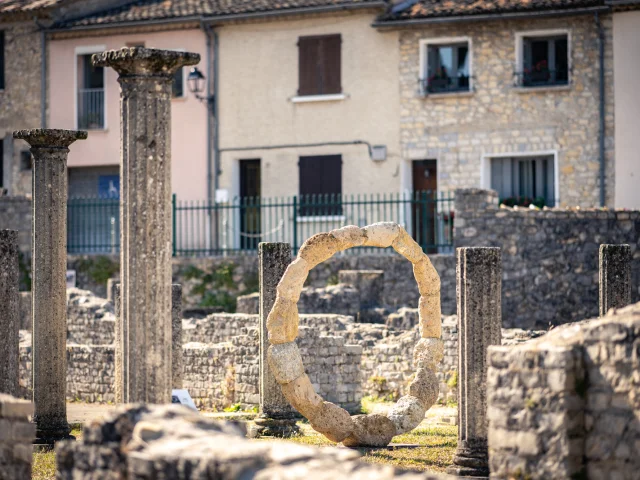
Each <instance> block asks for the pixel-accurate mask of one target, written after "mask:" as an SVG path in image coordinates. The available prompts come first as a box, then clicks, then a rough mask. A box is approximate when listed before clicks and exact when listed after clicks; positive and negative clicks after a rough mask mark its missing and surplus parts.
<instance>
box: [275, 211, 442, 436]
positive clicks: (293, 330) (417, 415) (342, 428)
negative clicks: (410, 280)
mask: <svg viewBox="0 0 640 480" xmlns="http://www.w3.org/2000/svg"><path fill="white" fill-rule="evenodd" d="M357 246H369V247H381V248H387V247H393V248H394V250H396V251H397V252H398V253H400V254H401V255H402V256H404V257H405V258H406V259H407V260H409V261H410V262H411V263H412V264H413V270H414V275H415V278H416V282H417V284H418V289H419V291H420V301H419V312H420V313H419V328H420V336H421V338H420V340H419V341H418V343H417V345H416V347H415V350H414V363H415V366H416V368H417V371H416V376H415V379H414V380H413V381H412V382H411V385H410V386H409V394H408V395H405V396H403V397H402V398H400V400H399V401H398V403H397V404H396V405H395V406H394V407H393V408H392V410H391V411H390V413H389V414H388V416H383V415H377V414H372V415H357V416H355V417H353V418H351V416H350V415H349V413H348V412H347V411H346V410H344V409H343V408H340V407H339V406H337V405H335V404H334V403H332V402H327V401H324V400H323V399H322V397H320V396H319V395H318V394H317V393H316V392H315V390H314V388H313V385H312V384H311V381H310V380H309V377H308V376H307V374H306V373H305V369H304V365H303V363H302V357H301V355H300V351H299V349H298V346H297V345H296V343H295V339H296V337H297V336H298V328H299V318H298V309H297V302H298V300H299V298H300V293H301V291H302V286H303V285H304V282H305V280H306V279H307V276H308V273H309V270H311V269H313V268H314V267H315V266H317V265H318V264H320V263H322V262H323V261H325V260H327V259H328V258H330V257H331V256H333V255H334V254H335V253H337V252H339V251H343V250H347V249H349V248H352V247H357ZM267 329H268V332H269V342H270V343H271V346H270V347H269V351H268V361H269V365H270V367H271V369H272V371H273V373H274V376H275V377H276V380H277V381H278V383H280V385H281V386H282V392H283V393H284V396H285V397H286V398H287V400H289V402H291V404H292V405H293V406H294V407H295V408H296V410H298V412H300V413H301V414H302V415H304V416H305V417H307V418H308V419H309V421H310V422H311V426H312V427H313V428H314V429H315V430H316V431H318V432H320V433H322V434H323V435H325V436H326V437H327V438H328V439H329V440H332V441H334V442H342V443H343V444H344V445H346V446H373V447H380V446H386V445H388V444H389V442H390V441H391V439H392V438H393V437H394V436H396V435H399V434H401V433H405V432H408V431H410V430H413V429H414V428H415V427H417V426H418V424H419V423H420V422H421V421H422V419H423V418H424V414H425V412H426V410H427V409H428V408H430V407H431V405H433V404H434V403H435V401H436V400H437V398H438V381H437V378H436V375H435V371H436V366H437V364H438V363H439V362H440V361H441V360H442V358H443V356H444V347H443V343H442V341H441V339H440V337H441V313H440V278H439V277H438V273H437V272H436V270H435V268H433V265H432V264H431V262H430V261H429V258H428V257H427V256H426V255H425V254H424V253H423V251H422V248H420V246H419V245H418V244H417V243H416V242H415V241H414V240H413V239H412V238H411V236H410V235H409V234H408V233H407V232H406V231H405V230H404V229H403V228H402V227H400V226H399V225H397V224H395V223H376V224H373V225H370V226H368V227H364V228H358V227H356V226H347V227H343V228H340V229H338V230H332V231H331V232H329V233H320V234H317V235H314V236H313V237H311V238H309V239H308V240H307V241H306V242H305V243H304V244H303V245H302V247H301V248H300V251H299V252H298V256H297V258H296V259H295V260H294V262H293V263H291V265H289V267H287V270H286V271H285V273H284V276H283V277H282V280H280V283H279V284H278V288H277V297H276V300H275V303H274V305H273V308H272V310H271V312H270V313H269V317H268V319H267Z"/></svg>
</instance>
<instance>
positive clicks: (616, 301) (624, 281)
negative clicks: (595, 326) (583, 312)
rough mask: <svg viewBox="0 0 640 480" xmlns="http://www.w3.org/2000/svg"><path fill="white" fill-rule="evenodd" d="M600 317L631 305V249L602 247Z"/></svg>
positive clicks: (626, 247) (617, 246)
mask: <svg viewBox="0 0 640 480" xmlns="http://www.w3.org/2000/svg"><path fill="white" fill-rule="evenodd" d="M599 276H600V316H601V317H602V316H604V315H606V314H607V312H608V311H609V310H610V309H612V308H622V307H626V306H627V305H629V303H631V247H630V246H629V245H600V268H599Z"/></svg>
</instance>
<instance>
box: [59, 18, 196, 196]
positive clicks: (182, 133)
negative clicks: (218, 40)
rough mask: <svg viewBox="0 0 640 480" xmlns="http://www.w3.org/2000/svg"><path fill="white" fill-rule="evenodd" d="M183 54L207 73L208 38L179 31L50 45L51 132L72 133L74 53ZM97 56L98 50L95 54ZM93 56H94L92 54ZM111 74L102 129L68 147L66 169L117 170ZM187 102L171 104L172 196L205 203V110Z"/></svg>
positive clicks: (189, 98)
mask: <svg viewBox="0 0 640 480" xmlns="http://www.w3.org/2000/svg"><path fill="white" fill-rule="evenodd" d="M127 43H129V44H131V43H144V45H145V46H146V47H151V48H165V49H174V50H186V51H189V52H196V53H199V54H200V55H201V57H202V60H201V62H200V65H199V69H200V70H201V71H202V72H203V73H206V38H205V35H204V34H203V32H202V31H201V30H178V31H167V32H154V33H148V34H131V35H113V36H96V37H85V38H73V39H64V40H52V41H51V42H50V46H49V119H48V126H49V127H50V128H69V129H75V128H77V125H76V79H75V78H74V76H75V75H76V70H77V69H76V53H90V51H91V47H96V46H97V47H99V48H100V49H101V47H104V48H105V49H106V50H111V49H116V48H121V47H123V46H125V44H127ZM96 51H98V50H96ZM92 53H95V52H92ZM117 78H118V76H117V74H116V72H115V71H114V70H112V69H106V77H105V96H106V99H105V103H106V129H105V130H90V131H89V138H88V139H87V140H85V141H82V142H77V143H75V144H74V145H73V146H72V147H71V153H70V154H69V167H92V166H105V165H118V164H119V161H120V85H119V84H118V80H117ZM185 90H186V98H177V99H173V100H172V104H171V109H172V122H171V155H172V185H173V192H174V193H176V194H177V196H178V198H179V199H182V200H187V199H189V200H194V199H198V200H203V199H205V198H206V189H207V183H206V171H207V170H206V161H207V151H206V149H207V137H206V125H207V108H206V106H205V105H204V104H203V103H201V102H199V101H198V100H197V99H196V98H194V97H193V95H192V94H191V93H190V92H189V91H188V87H187V85H186V82H185Z"/></svg>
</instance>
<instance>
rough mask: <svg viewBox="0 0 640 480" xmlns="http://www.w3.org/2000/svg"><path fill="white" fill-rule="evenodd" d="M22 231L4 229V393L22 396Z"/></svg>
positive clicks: (0, 265) (0, 366) (0, 294)
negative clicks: (19, 234) (20, 303)
mask: <svg viewBox="0 0 640 480" xmlns="http://www.w3.org/2000/svg"><path fill="white" fill-rule="evenodd" d="M18 275H19V272H18V232H17V231H16V230H0V332H1V333H0V352H2V353H1V354H0V393H6V394H8V395H13V396H17V395H18V378H19V367H18V366H19V361H18V359H19V330H20V319H19V313H20V312H19V308H20V305H19V298H18V282H19V278H18Z"/></svg>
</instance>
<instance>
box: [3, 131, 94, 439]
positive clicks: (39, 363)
mask: <svg viewBox="0 0 640 480" xmlns="http://www.w3.org/2000/svg"><path fill="white" fill-rule="evenodd" d="M13 136H14V138H20V139H22V140H25V141H27V142H28V143H29V144H30V146H31V154H32V155H33V258H32V298H33V370H34V375H33V401H34V403H35V414H34V416H33V421H34V422H35V423H36V424H37V434H36V435H37V442H38V443H47V444H52V443H54V442H56V441H58V440H60V439H63V438H66V437H68V435H69V432H70V431H71V429H70V427H69V424H68V423H67V406H66V400H65V388H66V373H67V364H66V360H67V355H66V348H65V347H66V340H67V308H66V300H67V296H66V288H67V285H66V271H67V250H66V238H67V156H68V154H69V148H68V147H69V145H71V144H72V143H73V142H74V141H76V140H81V139H86V138H87V132H80V131H71V130H46V129H34V130H20V131H17V132H14V134H13Z"/></svg>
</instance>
